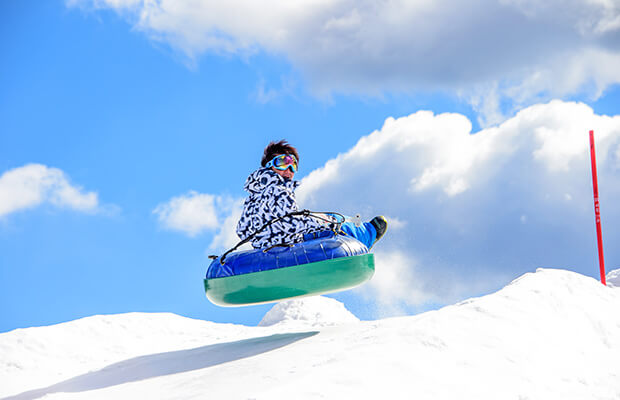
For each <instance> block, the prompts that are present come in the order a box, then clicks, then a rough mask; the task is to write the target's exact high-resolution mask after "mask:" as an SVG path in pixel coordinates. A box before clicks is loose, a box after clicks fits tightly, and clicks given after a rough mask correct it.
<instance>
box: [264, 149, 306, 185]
mask: <svg viewBox="0 0 620 400" xmlns="http://www.w3.org/2000/svg"><path fill="white" fill-rule="evenodd" d="M287 154H288V155H291V156H294V157H295V160H297V165H299V153H297V149H296V148H295V147H293V146H291V145H290V144H288V142H287V141H286V140H280V141H279V142H271V143H269V144H268V145H267V147H265V150H264V151H263V158H262V159H261V162H260V163H261V166H263V167H265V166H267V164H268V163H269V162H270V161H271V160H273V159H274V158H275V157H277V156H281V155H287ZM271 170H272V171H274V172H275V173H277V174H278V175H280V176H281V177H283V178H285V179H293V176H294V175H295V172H294V171H293V170H292V168H286V169H285V170H280V169H278V168H275V167H273V166H272V167H271Z"/></svg>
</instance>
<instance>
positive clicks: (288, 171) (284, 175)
mask: <svg viewBox="0 0 620 400" xmlns="http://www.w3.org/2000/svg"><path fill="white" fill-rule="evenodd" d="M271 170H272V171H273V172H275V173H276V174H278V175H280V176H281V177H282V178H284V179H289V180H292V179H293V176H295V173H294V172H293V171H291V169H290V168H287V169H285V170H284V171H282V170H279V169H277V168H274V167H271Z"/></svg>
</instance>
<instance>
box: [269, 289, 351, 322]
mask: <svg viewBox="0 0 620 400" xmlns="http://www.w3.org/2000/svg"><path fill="white" fill-rule="evenodd" d="M352 322H359V319H357V317H356V316H355V315H353V314H352V313H351V312H350V311H349V310H347V309H346V308H345V306H344V304H342V303H341V302H339V301H338V300H334V299H330V298H329V297H324V296H314V297H305V298H302V299H294V300H289V301H283V302H280V303H278V304H276V305H275V306H273V308H272V309H271V310H269V311H268V312H267V314H265V316H264V317H263V319H262V320H261V321H260V323H259V324H258V326H273V325H287V326H288V325H297V324H299V325H309V326H313V327H322V326H335V325H340V324H346V323H352Z"/></svg>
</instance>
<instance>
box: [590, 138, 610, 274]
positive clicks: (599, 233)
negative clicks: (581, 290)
mask: <svg viewBox="0 0 620 400" xmlns="http://www.w3.org/2000/svg"><path fill="white" fill-rule="evenodd" d="M590 159H591V160H592V186H593V187H594V214H595V215H596V237H597V239H598V263H599V267H600V269H601V283H602V284H603V285H605V286H607V282H605V260H604V258H603V232H602V230H601V211H600V208H599V204H598V178H597V174H596V153H595V151H594V131H590Z"/></svg>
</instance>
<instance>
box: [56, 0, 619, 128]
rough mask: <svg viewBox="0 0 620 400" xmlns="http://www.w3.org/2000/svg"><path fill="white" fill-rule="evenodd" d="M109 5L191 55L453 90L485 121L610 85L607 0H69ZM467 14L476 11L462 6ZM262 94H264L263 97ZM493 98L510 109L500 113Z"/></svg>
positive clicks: (351, 88) (341, 88) (613, 40)
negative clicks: (263, 56)
mask: <svg viewBox="0 0 620 400" xmlns="http://www.w3.org/2000/svg"><path fill="white" fill-rule="evenodd" d="M67 5H68V6H70V7H75V6H80V7H82V8H95V9H102V8H108V9H113V10H115V11H117V12H118V13H119V14H121V15H123V16H125V17H126V18H127V19H128V20H129V22H130V23H131V24H133V25H134V28H135V29H136V30H139V31H142V32H144V33H145V34H146V35H147V36H148V37H150V38H151V39H152V40H155V41H160V42H165V43H167V44H169V45H170V46H171V47H172V48H173V49H176V50H177V51H179V52H180V53H182V54H184V55H185V56H186V57H188V59H190V60H196V59H197V58H198V57H199V56H200V55H201V54H203V53H205V52H212V53H229V54H235V55H240V56H241V57H247V56H248V55H251V54H253V53H255V52H257V51H261V50H263V51H266V52H268V53H272V54H278V55H284V56H285V57H287V58H288V59H289V60H290V61H291V62H292V63H293V64H294V65H295V66H296V67H297V68H298V69H299V70H300V71H301V72H302V73H303V74H304V75H305V77H306V78H307V79H308V80H309V82H310V86H311V88H312V89H313V90H314V91H315V92H316V93H323V94H325V93H331V92H334V91H336V92H341V93H362V94H370V95H377V94H381V93H384V92H411V91H419V90H423V91H426V90H440V91H445V90H447V91H453V92H458V93H460V94H461V96H463V97H464V98H466V99H469V100H470V101H471V102H472V104H473V105H474V107H475V108H476V109H477V110H478V111H479V112H480V113H481V118H480V122H481V123H482V124H485V125H487V126H488V125H490V124H494V123H497V122H498V121H501V120H503V119H505V116H504V111H509V112H512V111H514V110H518V109H520V108H522V107H525V106H528V105H530V104H533V103H536V102H541V101H547V100H549V99H551V98H557V97H563V96H568V95H574V94H584V93H585V94H588V95H590V96H592V97H594V98H596V97H597V96H599V95H600V94H601V93H602V91H603V90H604V89H605V88H606V87H608V86H609V85H612V84H615V83H619V82H620V52H619V50H618V49H619V46H618V44H619V40H618V34H619V32H620V7H619V6H618V5H617V4H616V3H615V2H612V1H604V0H596V1H592V0H570V1H559V0H554V1H545V2H539V1H535V0H475V1H473V2H472V1H470V0H467V1H466V0H456V1H452V2H451V3H450V6H449V7H446V5H445V4H443V3H440V2H433V1H427V0H424V1H408V0H396V1H389V2H376V1H371V0H362V1H359V0H358V1H353V0H304V1H295V2H285V1H276V0H271V1H263V2H255V1H251V0H235V1H228V2H221V1H216V0H202V1H198V0H175V1H169V0H161V1H154V0H143V1H137V0H69V1H67ZM472 10H475V11H472ZM266 94H268V96H267V97H268V98H269V97H271V96H272V95H271V94H269V92H267V93H266ZM502 101H504V102H506V101H508V103H509V104H511V106H509V109H508V110H502V108H503V107H502V106H501V104H502Z"/></svg>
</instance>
